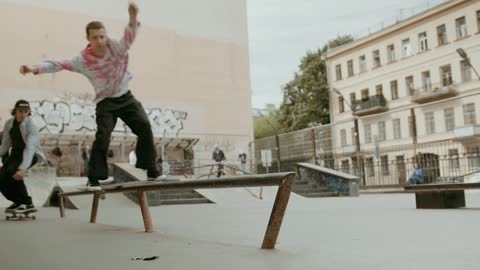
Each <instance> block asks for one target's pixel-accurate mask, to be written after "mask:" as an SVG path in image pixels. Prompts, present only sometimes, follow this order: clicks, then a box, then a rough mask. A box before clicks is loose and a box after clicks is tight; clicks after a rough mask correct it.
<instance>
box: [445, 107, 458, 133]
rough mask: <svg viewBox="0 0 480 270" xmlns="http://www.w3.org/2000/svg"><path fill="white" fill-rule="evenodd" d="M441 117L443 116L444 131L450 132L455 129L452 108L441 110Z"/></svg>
mask: <svg viewBox="0 0 480 270" xmlns="http://www.w3.org/2000/svg"><path fill="white" fill-rule="evenodd" d="M443 115H444V116H445V129H446V130H447V131H452V130H454V129H455V111H454V110H453V108H447V109H445V110H443Z"/></svg>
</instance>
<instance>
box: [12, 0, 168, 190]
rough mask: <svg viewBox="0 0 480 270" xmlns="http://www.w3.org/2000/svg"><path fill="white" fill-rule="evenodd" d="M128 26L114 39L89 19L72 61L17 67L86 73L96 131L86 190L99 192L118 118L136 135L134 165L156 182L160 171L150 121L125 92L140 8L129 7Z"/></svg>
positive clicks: (31, 69) (105, 174)
mask: <svg viewBox="0 0 480 270" xmlns="http://www.w3.org/2000/svg"><path fill="white" fill-rule="evenodd" d="M128 13H129V15H130V21H129V24H128V25H127V26H126V28H125V32H124V35H123V37H122V38H121V39H120V40H114V39H111V38H109V37H108V36H107V33H106V29H105V27H104V25H103V24H102V23H101V22H97V21H94V22H90V23H89V24H87V26H86V34H87V40H88V42H89V43H88V45H87V47H86V48H85V49H84V50H83V51H81V53H80V54H79V55H78V56H76V57H74V58H73V59H70V60H64V61H45V62H42V63H40V64H38V65H36V66H32V67H29V66H21V67H20V72H21V73H22V74H27V73H33V74H42V73H53V72H58V71H61V70H68V71H72V72H78V73H81V74H83V75H85V76H86V77H87V78H88V79H89V80H90V82H91V84H92V85H93V87H94V89H95V100H94V102H95V103H96V122H97V133H96V135H95V141H94V143H93V146H92V152H91V157H90V160H89V163H88V175H87V176H88V182H87V187H86V188H87V190H93V191H95V190H101V188H100V184H99V181H98V180H104V179H107V178H108V167H107V153H108V148H109V145H110V135H111V134H112V131H113V129H114V127H115V124H116V122H117V119H118V118H120V119H122V120H123V122H125V124H127V125H128V126H129V127H130V129H131V130H132V132H133V133H134V134H135V135H137V136H138V142H137V146H136V149H135V151H136V153H137V157H138V160H137V162H136V165H135V166H136V167H137V168H141V169H144V170H147V177H148V180H156V179H157V177H159V176H160V172H159V171H158V169H157V166H156V162H155V159H156V152H155V146H154V144H153V134H152V129H151V126H150V122H149V120H148V117H147V115H146V113H145V110H144V108H143V106H142V104H141V103H140V102H139V101H138V100H137V99H135V97H134V96H133V95H132V93H131V92H130V90H129V87H128V82H129V81H130V80H131V79H132V75H131V74H130V72H128V70H127V68H128V50H129V48H130V46H131V45H132V43H133V41H134V39H135V36H136V34H137V31H138V28H139V27H140V23H139V22H138V21H137V14H138V7H137V5H136V4H134V3H130V4H129V6H128Z"/></svg>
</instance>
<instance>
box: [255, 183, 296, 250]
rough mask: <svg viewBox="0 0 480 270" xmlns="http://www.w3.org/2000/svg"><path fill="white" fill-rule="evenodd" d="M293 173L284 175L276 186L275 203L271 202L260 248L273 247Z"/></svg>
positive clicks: (288, 194) (290, 188)
mask: <svg viewBox="0 0 480 270" xmlns="http://www.w3.org/2000/svg"><path fill="white" fill-rule="evenodd" d="M294 179H295V175H289V176H288V177H286V178H285V179H284V180H283V181H282V183H281V184H280V186H279V187H278V191H277V196H276V197H275V203H274V204H273V208H272V213H271V214H270V220H269V221H268V226H267V230H266V232H265V237H264V238H263V244H262V249H274V248H275V244H276V242H277V238H278V234H279V233H280V227H281V226H282V222H283V217H284V216H285V211H286V210H287V205H288V200H289V198H290V193H291V191H292V184H293V180H294Z"/></svg>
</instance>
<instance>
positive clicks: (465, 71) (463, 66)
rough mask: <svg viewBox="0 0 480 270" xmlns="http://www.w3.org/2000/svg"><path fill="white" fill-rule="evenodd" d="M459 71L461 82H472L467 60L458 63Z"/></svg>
mask: <svg viewBox="0 0 480 270" xmlns="http://www.w3.org/2000/svg"><path fill="white" fill-rule="evenodd" d="M460 71H461V73H462V82H469V81H471V80H472V70H471V67H470V65H469V63H468V60H462V61H460Z"/></svg>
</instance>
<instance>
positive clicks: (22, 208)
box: [13, 204, 37, 214]
mask: <svg viewBox="0 0 480 270" xmlns="http://www.w3.org/2000/svg"><path fill="white" fill-rule="evenodd" d="M25 212H37V209H36V208H35V206H34V205H33V204H20V205H19V206H17V208H15V209H13V213H20V214H21V213H25Z"/></svg>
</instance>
